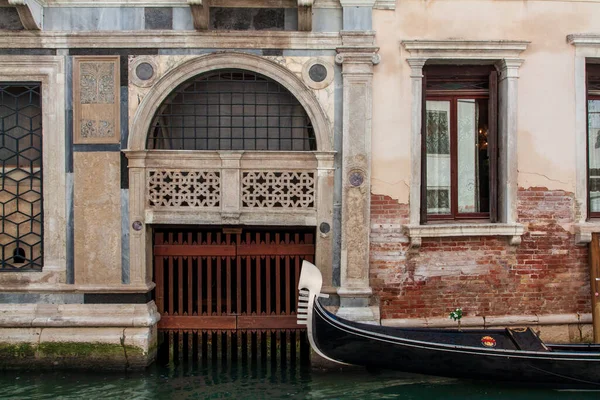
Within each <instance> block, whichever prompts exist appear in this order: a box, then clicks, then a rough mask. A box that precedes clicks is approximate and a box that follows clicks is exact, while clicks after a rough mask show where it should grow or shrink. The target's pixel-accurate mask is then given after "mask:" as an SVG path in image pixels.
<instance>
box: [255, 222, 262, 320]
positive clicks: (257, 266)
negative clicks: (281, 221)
mask: <svg viewBox="0 0 600 400" xmlns="http://www.w3.org/2000/svg"><path fill="white" fill-rule="evenodd" d="M256 244H257V245H259V244H260V233H259V232H256ZM260 259H261V257H260V256H257V257H256V260H255V261H256V264H255V268H256V293H255V294H254V295H255V296H256V314H257V315H259V314H260V306H261V301H260V295H261V290H260V275H261V274H260Z"/></svg>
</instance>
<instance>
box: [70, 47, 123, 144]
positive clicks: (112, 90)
mask: <svg viewBox="0 0 600 400" xmlns="http://www.w3.org/2000/svg"><path fill="white" fill-rule="evenodd" d="M73 70H74V76H73V136H74V137H73V142H74V143H76V144H87V143H119V142H120V140H121V135H120V126H119V57H118V56H117V57H115V56H108V57H105V56H102V57H100V56H98V57H75V61H74V66H73Z"/></svg>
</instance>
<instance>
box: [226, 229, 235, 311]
mask: <svg viewBox="0 0 600 400" xmlns="http://www.w3.org/2000/svg"><path fill="white" fill-rule="evenodd" d="M225 243H226V244H228V245H229V244H231V234H229V233H228V234H227V235H226V236H225ZM225 262H226V268H227V271H226V272H225V273H226V275H227V293H226V296H227V314H231V303H232V301H233V298H232V296H231V257H227V260H226V261H225Z"/></svg>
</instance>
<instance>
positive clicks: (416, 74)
mask: <svg viewBox="0 0 600 400" xmlns="http://www.w3.org/2000/svg"><path fill="white" fill-rule="evenodd" d="M406 62H407V63H408V65H410V70H411V71H410V77H411V78H419V79H421V78H423V66H425V63H426V62H427V58H422V57H411V58H407V59H406Z"/></svg>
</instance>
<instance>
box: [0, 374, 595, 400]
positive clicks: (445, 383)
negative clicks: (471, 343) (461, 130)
mask: <svg viewBox="0 0 600 400" xmlns="http://www.w3.org/2000/svg"><path fill="white" fill-rule="evenodd" d="M0 399H11V400H12V399H14V400H18V399H24V400H25V399H27V400H32V399H52V400H57V399H77V400H79V399H86V400H87V399H102V400H109V399H110V400H112V399H177V400H180V399H181V400H184V399H414V400H424V399H461V400H471V399H486V400H495V399H508V400H519V399H527V400H537V399H565V400H566V399H569V400H571V399H574V400H577V399H594V400H598V399H600V391H595V392H594V391H554V390H547V389H526V388H518V387H514V386H512V385H509V384H498V383H494V382H470V381H464V380H456V379H446V378H436V377H426V376H417V375H410V374H403V373H396V372H392V371H379V372H369V371H365V370H349V371H343V372H339V371H333V372H332V371H329V372H324V371H315V370H311V369H309V368H305V367H297V368H287V369H284V370H282V369H281V368H270V367H260V366H256V365H254V366H252V365H246V366H242V365H236V366H228V367H222V366H221V365H210V366H165V367H161V366H156V365H155V366H152V367H150V368H149V369H148V370H146V371H144V372H137V373H126V374H124V373H101V372H68V371H49V372H40V371H35V372H32V371H29V372H14V371H13V372H0Z"/></svg>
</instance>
